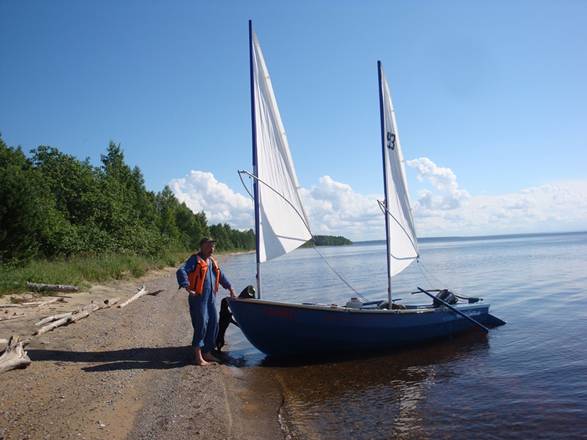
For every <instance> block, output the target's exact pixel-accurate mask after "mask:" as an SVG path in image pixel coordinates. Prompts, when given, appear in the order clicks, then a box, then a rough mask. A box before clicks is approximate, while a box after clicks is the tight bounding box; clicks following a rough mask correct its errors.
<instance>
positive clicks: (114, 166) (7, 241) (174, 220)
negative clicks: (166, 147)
mask: <svg viewBox="0 0 587 440" xmlns="http://www.w3.org/2000/svg"><path fill="white" fill-rule="evenodd" d="M100 162H101V163H100V165H99V166H93V165H92V164H91V163H90V161H89V159H86V160H79V159H77V158H75V157H74V156H72V155H69V154H65V153H63V152H61V151H59V150H58V149H57V148H54V147H50V146H39V147H38V148H35V149H33V150H32V151H30V153H29V154H25V153H24V152H23V151H22V149H21V148H20V147H10V146H8V145H6V143H5V142H4V141H3V140H2V139H1V138H0V265H2V266H6V265H10V266H18V265H23V264H26V263H27V262H29V261H31V260H33V259H57V258H59V259H64V258H65V259H67V258H71V257H75V256H98V255H105V254H111V255H141V256H156V255H159V254H161V253H164V252H169V251H180V252H181V251H186V252H189V251H193V250H194V249H197V247H198V242H199V240H200V238H201V237H203V236H207V235H212V236H213V237H215V238H216V239H217V240H218V243H217V249H218V250H219V251H226V250H248V249H254V246H255V237H254V232H253V231H252V230H248V231H239V230H236V229H233V228H231V227H230V226H229V225H227V224H217V225H209V224H208V221H207V219H206V215H205V213H204V212H198V213H193V212H192V211H191V210H190V209H189V208H188V207H187V206H186V205H185V203H180V202H179V201H178V200H177V199H176V197H175V196H174V194H173V193H172V192H171V190H170V189H169V188H168V187H165V188H163V189H162V190H161V191H160V192H153V191H149V190H147V189H146V187H145V181H144V177H143V174H142V172H141V170H140V169H139V168H138V167H134V168H131V167H130V166H129V165H127V164H126V162H125V158H124V153H123V150H122V149H121V147H120V145H119V144H115V143H114V142H110V144H109V145H108V148H107V150H106V153H105V154H104V155H102V156H101V161H100Z"/></svg>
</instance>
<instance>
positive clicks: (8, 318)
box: [0, 313, 26, 322]
mask: <svg viewBox="0 0 587 440" xmlns="http://www.w3.org/2000/svg"><path fill="white" fill-rule="evenodd" d="M25 316H26V315H25V314H24V313H22V314H20V315H12V316H8V317H6V318H0V322H1V321H10V320H11V319H18V318H24V317H25Z"/></svg>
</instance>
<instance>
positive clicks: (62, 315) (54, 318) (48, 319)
mask: <svg viewBox="0 0 587 440" xmlns="http://www.w3.org/2000/svg"><path fill="white" fill-rule="evenodd" d="M71 315H73V312H67V313H59V314H58V315H51V316H47V317H46V318H43V319H41V320H40V321H38V322H35V325H36V326H37V327H38V326H40V325H43V324H47V323H48V322H52V321H57V320H58V319H62V318H66V317H68V316H71Z"/></svg>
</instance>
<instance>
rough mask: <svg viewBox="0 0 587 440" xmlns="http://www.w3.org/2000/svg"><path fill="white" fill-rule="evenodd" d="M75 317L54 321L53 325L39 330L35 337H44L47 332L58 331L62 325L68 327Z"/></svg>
mask: <svg viewBox="0 0 587 440" xmlns="http://www.w3.org/2000/svg"><path fill="white" fill-rule="evenodd" d="M72 316H73V315H70V316H66V317H64V318H61V319H58V320H57V321H53V322H52V323H51V324H47V325H46V326H44V327H41V328H40V329H39V330H37V331H36V332H35V333H34V335H35V336H41V335H44V334H45V333H47V332H50V331H51V330H54V329H56V328H57V327H61V326H62V325H66V324H69V323H70V322H71V317H72Z"/></svg>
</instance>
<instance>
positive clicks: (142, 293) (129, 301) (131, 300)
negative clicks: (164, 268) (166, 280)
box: [118, 285, 147, 309]
mask: <svg viewBox="0 0 587 440" xmlns="http://www.w3.org/2000/svg"><path fill="white" fill-rule="evenodd" d="M146 294H147V289H145V286H144V285H143V286H142V287H141V288H140V289H139V291H138V292H137V293H135V294H134V295H133V296H131V297H130V298H129V299H127V300H126V301H124V302H123V303H121V304H118V308H119V309H122V308H123V307H126V306H128V305H129V304H130V303H131V302H133V301H136V300H137V299H139V298H140V297H141V296H144V295H146Z"/></svg>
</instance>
